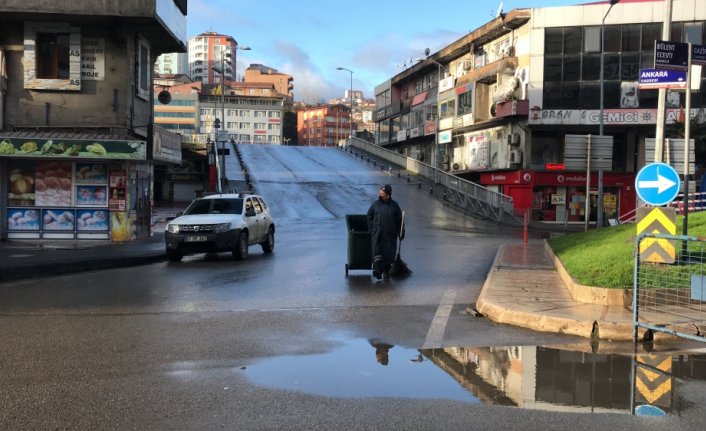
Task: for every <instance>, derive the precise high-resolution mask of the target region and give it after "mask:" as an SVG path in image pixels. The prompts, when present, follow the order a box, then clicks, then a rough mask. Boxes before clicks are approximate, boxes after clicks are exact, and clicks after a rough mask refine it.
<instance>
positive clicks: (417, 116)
mask: <svg viewBox="0 0 706 431" xmlns="http://www.w3.org/2000/svg"><path fill="white" fill-rule="evenodd" d="M422 125H424V110H423V109H417V110H416V111H412V127H418V126H422Z"/></svg>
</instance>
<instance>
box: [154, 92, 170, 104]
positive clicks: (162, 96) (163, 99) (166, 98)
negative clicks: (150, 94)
mask: <svg viewBox="0 0 706 431" xmlns="http://www.w3.org/2000/svg"><path fill="white" fill-rule="evenodd" d="M157 100H159V103H161V104H163V105H168V104H169V102H171V101H172V94H171V93H170V92H168V91H167V90H162V91H160V92H159V94H158V95H157Z"/></svg>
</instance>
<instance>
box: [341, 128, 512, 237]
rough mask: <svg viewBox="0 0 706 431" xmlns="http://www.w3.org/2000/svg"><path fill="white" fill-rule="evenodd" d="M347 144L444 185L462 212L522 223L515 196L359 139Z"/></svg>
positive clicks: (351, 140)
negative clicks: (514, 202) (516, 212)
mask: <svg viewBox="0 0 706 431" xmlns="http://www.w3.org/2000/svg"><path fill="white" fill-rule="evenodd" d="M347 144H348V145H349V146H352V147H355V148H358V149H360V150H362V151H365V152H366V153H369V154H371V155H373V156H375V157H378V158H381V159H384V160H386V161H388V162H389V163H391V164H394V165H397V166H400V167H401V168H402V169H404V170H406V171H408V172H410V173H412V174H414V175H417V176H419V177H423V178H426V179H427V180H429V181H432V182H433V183H434V184H438V185H440V186H442V187H443V188H444V189H445V190H446V194H445V199H446V200H447V201H450V202H451V203H453V204H455V205H456V206H458V207H459V208H461V209H464V210H468V211H470V212H471V213H473V214H475V215H477V216H480V217H483V218H487V219H491V220H496V221H500V222H511V223H515V224H518V223H519V224H521V223H522V218H521V215H520V216H519V217H518V215H517V214H515V210H514V206H513V203H512V197H510V196H507V195H504V194H502V193H498V192H496V191H493V190H490V189H488V188H486V187H483V186H481V185H478V184H476V183H473V182H471V181H468V180H464V179H463V178H459V177H457V176H455V175H451V174H448V173H446V172H444V171H442V170H440V169H437V168H434V167H433V166H431V165H428V164H426V163H423V162H420V161H419V160H415V159H413V158H411V157H407V156H403V155H402V154H399V153H396V152H394V151H390V150H388V149H386V148H382V147H380V146H379V145H375V144H372V143H370V142H368V141H364V140H362V139H359V138H352V139H350V138H349V139H348V140H347Z"/></svg>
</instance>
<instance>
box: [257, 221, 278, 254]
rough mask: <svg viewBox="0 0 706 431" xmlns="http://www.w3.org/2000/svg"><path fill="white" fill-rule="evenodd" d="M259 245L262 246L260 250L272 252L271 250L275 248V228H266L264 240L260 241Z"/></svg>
mask: <svg viewBox="0 0 706 431" xmlns="http://www.w3.org/2000/svg"><path fill="white" fill-rule="evenodd" d="M260 246H262V251H263V252H265V253H272V250H274V249H275V230H274V229H273V228H272V226H270V228H269V229H267V235H265V240H264V241H262V242H261V243H260Z"/></svg>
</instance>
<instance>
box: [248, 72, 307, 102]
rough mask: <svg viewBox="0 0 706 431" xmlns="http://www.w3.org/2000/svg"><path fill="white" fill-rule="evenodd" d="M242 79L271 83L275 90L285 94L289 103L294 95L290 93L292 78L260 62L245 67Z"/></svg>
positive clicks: (292, 88) (292, 89)
mask: <svg viewBox="0 0 706 431" xmlns="http://www.w3.org/2000/svg"><path fill="white" fill-rule="evenodd" d="M243 81H244V82H247V83H268V84H272V85H274V89H275V91H276V92H278V93H279V94H282V95H284V96H286V97H287V99H288V101H289V103H290V104H291V102H292V99H293V97H294V93H292V92H293V91H294V84H293V82H294V78H293V77H292V76H291V75H287V74H286V73H281V72H278V71H277V69H273V68H271V67H267V66H264V65H262V64H251V65H250V66H249V67H248V68H247V69H245V75H244V76H243Z"/></svg>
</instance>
